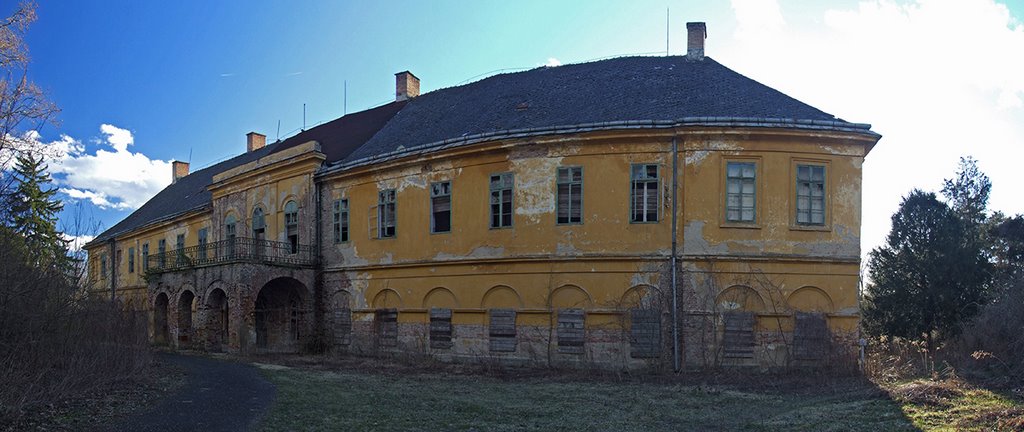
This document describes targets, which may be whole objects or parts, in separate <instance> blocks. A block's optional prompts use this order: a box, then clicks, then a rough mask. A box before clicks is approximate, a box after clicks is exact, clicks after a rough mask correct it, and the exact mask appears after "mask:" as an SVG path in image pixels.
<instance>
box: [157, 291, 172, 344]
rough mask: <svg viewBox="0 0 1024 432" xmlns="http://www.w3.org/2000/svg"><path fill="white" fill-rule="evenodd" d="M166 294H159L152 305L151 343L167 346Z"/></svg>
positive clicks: (168, 331) (168, 332)
mask: <svg viewBox="0 0 1024 432" xmlns="http://www.w3.org/2000/svg"><path fill="white" fill-rule="evenodd" d="M167 305H168V301H167V294H164V293H160V294H157V296H156V301H155V302H154V303H153V342H154V343H156V344H158V345H167V342H168V341H169V339H170V329H169V328H168V326H167Z"/></svg>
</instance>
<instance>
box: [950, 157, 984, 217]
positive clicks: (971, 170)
mask: <svg viewBox="0 0 1024 432" xmlns="http://www.w3.org/2000/svg"><path fill="white" fill-rule="evenodd" d="M991 191H992V181H990V180H989V178H988V176H987V175H985V173H983V172H981V170H980V169H978V161H976V160H974V158H972V157H970V156H967V157H961V158H960V167H959V169H958V170H957V173H956V177H955V178H952V179H945V180H943V186H942V195H944V196H945V197H946V199H947V200H949V204H950V206H952V207H953V210H954V211H955V212H956V213H957V215H958V216H959V217H960V219H962V220H963V221H964V222H966V223H968V224H970V225H971V226H972V227H976V228H980V227H981V225H982V224H984V223H985V219H986V217H987V216H986V214H985V211H986V210H987V208H988V195H989V192H991Z"/></svg>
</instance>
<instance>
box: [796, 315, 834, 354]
mask: <svg viewBox="0 0 1024 432" xmlns="http://www.w3.org/2000/svg"><path fill="white" fill-rule="evenodd" d="M828 340H829V332H828V323H827V322H826V321H825V314H822V313H805V312H797V313H796V325H795V326H794V327H793V359H795V360H810V361H817V360H823V359H824V358H825V352H826V350H827V348H828Z"/></svg>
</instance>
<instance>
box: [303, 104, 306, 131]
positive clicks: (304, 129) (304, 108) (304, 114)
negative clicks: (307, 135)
mask: <svg viewBox="0 0 1024 432" xmlns="http://www.w3.org/2000/svg"><path fill="white" fill-rule="evenodd" d="M302 131H303V132H305V131H306V104H302Z"/></svg>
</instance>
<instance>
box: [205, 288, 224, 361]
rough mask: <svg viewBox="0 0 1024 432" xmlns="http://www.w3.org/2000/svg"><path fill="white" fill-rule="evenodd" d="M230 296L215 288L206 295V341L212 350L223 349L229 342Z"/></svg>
mask: <svg viewBox="0 0 1024 432" xmlns="http://www.w3.org/2000/svg"><path fill="white" fill-rule="evenodd" d="M228 316H229V314H228V297H227V294H225V293H224V290H222V289H220V288H214V289H213V291H210V293H209V294H208V295H207V296H206V323H205V326H204V327H205V329H206V342H207V344H208V346H209V349H210V350H212V351H222V350H224V348H225V347H226V346H227V344H228V328H229V327H228V324H229V319H228Z"/></svg>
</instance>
